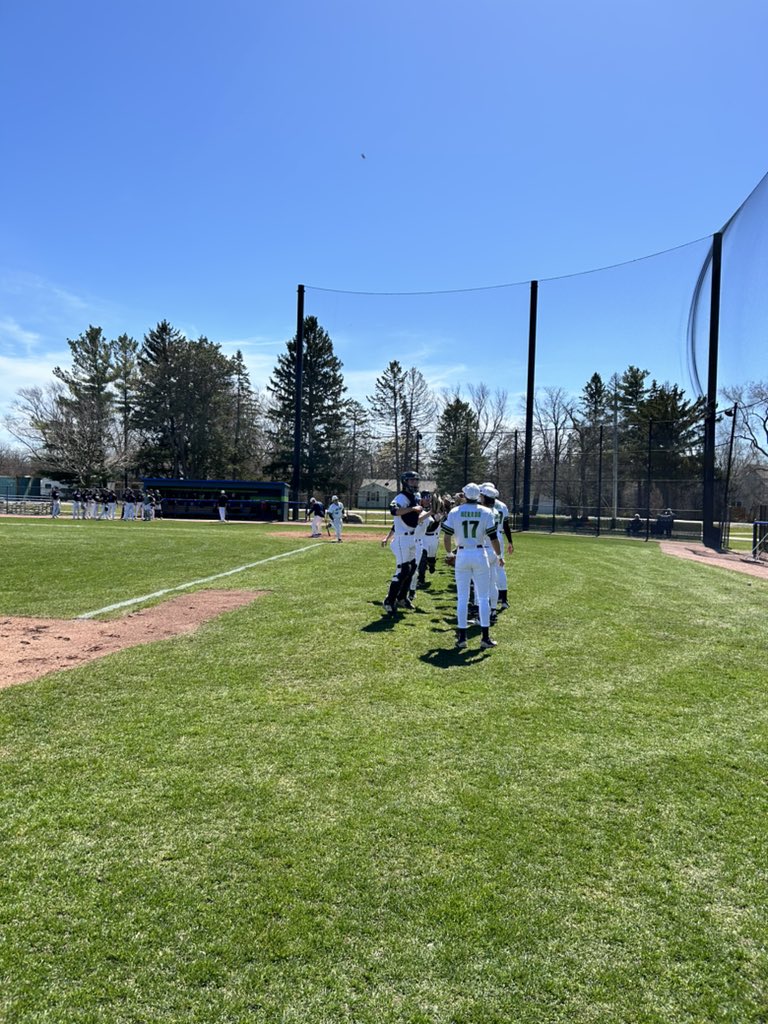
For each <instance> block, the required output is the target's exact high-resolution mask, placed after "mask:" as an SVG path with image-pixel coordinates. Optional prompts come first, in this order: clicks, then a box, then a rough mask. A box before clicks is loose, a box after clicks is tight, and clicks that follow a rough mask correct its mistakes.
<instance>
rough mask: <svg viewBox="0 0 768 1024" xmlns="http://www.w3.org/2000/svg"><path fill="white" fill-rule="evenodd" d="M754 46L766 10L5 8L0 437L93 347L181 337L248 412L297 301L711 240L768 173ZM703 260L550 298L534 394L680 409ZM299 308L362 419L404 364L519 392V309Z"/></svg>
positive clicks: (478, 282) (464, 282)
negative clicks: (631, 387) (238, 376)
mask: <svg viewBox="0 0 768 1024" xmlns="http://www.w3.org/2000/svg"><path fill="white" fill-rule="evenodd" d="M766 38H768V4H766V3H765V2H764V0H731V2H730V3H729V4H728V5H724V4H722V3H720V2H715V0H696V2H693V0H690V2H689V0H664V2H660V0H643V2H642V3H640V2H632V0H584V2H582V3H579V4H574V3H572V2H571V0H550V2H546V0H545V2H539V3H535V4H523V3H519V2H517V0H494V2H490V0H476V2H475V3H473V4H467V3H459V2H458V0H443V2H440V3H437V2H433V0H418V2H414V0H409V2H407V3H406V2H401V0H388V2H387V3H375V2H373V0H371V2H361V0H355V2H351V0H350V2H339V0H327V2H321V0H312V2H308V0H298V2H293V3H291V2H285V3H281V4H276V3H274V2H262V0H226V2H222V3H217V4H213V3H211V2H210V0H205V2H203V0H151V2H147V0H132V2H131V3H130V4H112V3H104V2H103V0H99V2H96V0H68V2H67V3H62V2H60V0H35V2H34V3H29V4H21V3H16V4H13V3H6V4H4V5H2V7H0V103H2V108H1V109H0V115H1V117H0V125H1V126H2V127H1V128H0V131H1V132H2V142H3V145H2V152H3V157H2V160H0V186H1V189H0V193H1V194H2V197H3V198H2V216H1V217H0V238H2V248H0V417H2V414H3V413H5V412H7V411H8V409H9V406H10V403H11V402H12V400H13V398H14V395H15V392H16V391H17V389H18V388H19V387H23V386H29V385H31V384H42V383H45V382H46V381H48V380H50V379H51V369H52V367H53V366H54V365H56V364H57V363H61V364H66V363H67V362H68V349H67V345H66V339H67V338H68V337H70V338H74V337H76V336H77V335H78V334H80V333H81V332H82V331H84V330H85V329H86V328H87V327H88V325H89V324H99V325H101V326H102V327H103V328H104V330H105V332H106V333H107V334H108V335H109V336H116V335H117V334H119V333H122V332H127V333H129V334H132V335H133V336H134V337H136V338H138V339H141V337H142V336H143V335H144V333H145V332H146V331H147V330H148V329H150V328H151V327H152V326H153V325H154V324H155V323H157V321H158V320H160V319H164V318H165V319H168V320H170V321H171V322H172V323H173V324H174V325H175V326H176V327H178V328H180V329H182V330H183V331H184V332H185V333H187V334H188V335H189V336H193V337H196V336H198V335H200V334H205V335H206V336H207V337H209V338H210V339H211V340H213V341H217V342H220V343H221V344H222V346H223V348H224V350H225V351H227V352H234V351H235V350H236V349H237V348H241V349H242V350H243V353H244V355H245V358H246V362H247V364H248V366H249V369H250V371H251V377H252V380H253V383H254V384H255V385H257V386H260V387H263V386H264V385H265V384H266V382H267V379H268V377H269V374H270V371H271V369H272V368H273V367H274V364H275V361H276V358H277V355H278V354H279V353H280V352H281V351H283V349H284V344H285V341H286V340H287V338H289V337H290V336H291V335H292V334H293V332H294V330H295V321H296V313H295V301H296V287H297V285H298V284H299V283H304V284H306V285H307V286H315V288H328V289H338V290H342V291H343V290H349V291H360V292H422V291H451V290H456V289H482V288H484V287H486V286H495V285H500V284H505V283H508V282H527V281H529V280H530V279H531V278H537V279H549V278H559V277H561V276H563V275H573V274H579V273H580V272H582V271H589V270H592V269H593V268H598V267H605V266H609V265H613V264H618V263H624V262H625V261H631V260H635V259H637V258H638V257H644V256H646V255H648V254H651V253H655V252H658V251H661V250H667V249H673V248H676V247H679V246H683V244H684V243H688V242H692V241H693V240H696V239H701V238H704V237H706V236H709V235H710V234H711V233H712V232H713V231H716V230H718V229H719V228H720V227H721V226H722V224H723V223H724V222H725V221H726V219H727V218H728V217H729V216H730V215H731V213H732V212H733V211H734V210H735V209H736V208H737V207H738V206H739V204H740V203H741V202H742V200H743V199H744V198H745V197H746V196H747V195H748V194H749V193H750V192H751V190H752V189H753V188H754V187H755V186H756V185H757V184H758V182H759V181H760V180H761V178H762V177H763V175H764V174H765V172H766V170H768V133H767V132H766V130H765V108H766V97H767V96H768V61H766V59H765V53H764V43H765V39H766ZM363 154H364V157H363ZM705 250H706V243H701V244H699V245H693V246H692V247H688V248H684V249H682V250H679V251H676V253H675V254H672V255H670V256H669V257H665V258H662V259H661V260H660V261H659V262H655V263H654V262H650V261H648V262H644V261H640V263H638V264H632V265H631V266H630V267H629V268H622V269H619V270H617V271H612V272H607V273H606V274H604V275H590V274H587V275H584V276H580V277H578V278H570V277H567V278H566V280H565V281H563V282H553V283H551V284H546V283H545V284H543V285H542V295H541V297H540V302H541V303H542V308H541V318H542V319H541V324H540V335H541V342H540V344H541V347H542V369H541V374H540V379H539V383H541V384H560V385H561V386H563V387H565V388H566V389H578V388H580V386H581V384H582V383H583V382H584V381H585V380H586V378H587V377H588V376H589V374H591V372H593V370H594V369H598V370H599V371H600V372H605V373H607V374H609V373H610V372H612V370H614V369H623V368H624V367H625V366H626V365H627V364H628V362H629V361H637V362H642V361H643V360H642V358H641V357H642V356H643V355H645V354H647V355H648V357H649V358H648V359H646V363H649V362H652V363H653V364H654V365H653V366H652V367H651V369H652V372H653V373H654V375H657V376H659V377H660V378H665V377H668V378H670V379H677V380H679V381H680V382H681V383H682V384H683V385H686V384H687V381H685V380H683V379H682V373H683V370H682V365H683V363H684V361H685V360H684V352H682V351H681V349H680V347H679V346H677V345H676V342H675V341H674V339H675V338H676V337H677V335H676V334H675V332H676V331H679V329H680V324H681V317H684V315H685V312H686V303H687V302H688V301H689V299H690V287H691V283H692V282H691V278H692V275H693V280H695V273H696V272H697V269H698V266H700V262H701V254H702V251H705ZM644 275H645V276H646V278H647V277H648V276H650V278H652V279H653V284H652V286H648V284H647V283H645V284H644V283H643V280H644ZM659 289H660V290H659ZM618 296H624V297H626V301H625V298H621V301H620V302H618V306H617V308H616V309H612V308H611V307H612V305H613V304H615V303H616V302H617V297H618ZM649 296H652V298H649ZM606 297H608V298H607V299H606ZM585 307H588V308H589V309H590V310H593V311H594V310H597V309H599V310H600V313H599V316H597V314H595V316H596V319H597V320H599V321H600V323H599V324H598V323H597V322H595V323H592V321H591V316H592V314H590V316H588V317H586V319H585V318H584V317H583V316H582V313H583V310H584V308H585ZM306 311H307V313H316V314H317V315H318V317H319V319H320V320H321V323H323V324H324V326H326V327H327V329H328V330H329V332H330V333H331V336H332V337H333V339H334V343H335V345H336V351H337V354H338V355H339V356H340V358H341V359H342V361H343V363H344V372H345V376H346V378H347V381H348V384H349V388H350V392H351V393H352V394H353V395H354V396H355V397H360V398H362V397H363V396H364V395H365V394H367V393H370V392H371V391H372V388H373V383H374V381H375V378H376V376H377V375H378V374H380V373H381V371H382V370H383V368H384V366H385V365H386V364H387V362H388V361H389V360H390V359H393V358H396V359H400V361H401V362H402V363H403V364H404V365H405V366H410V365H418V366H419V368H420V369H421V370H422V371H423V372H424V374H425V376H426V377H427V379H428V380H430V382H432V383H433V384H434V385H435V386H437V387H449V388H450V387H456V386H458V385H460V384H464V385H465V384H466V383H467V382H469V381H474V382H479V381H484V382H486V383H488V384H489V385H492V386H500V387H504V388H506V389H507V390H508V391H509V392H510V394H512V395H515V394H518V393H519V392H520V391H522V390H523V389H524V385H525V379H524V378H525V365H524V359H525V351H524V346H525V342H526V340H527V338H526V332H527V323H526V321H525V317H526V316H527V286H526V285H525V284H521V285H520V286H519V287H518V288H512V289H502V290H498V289H492V288H490V289H489V290H488V291H479V292H461V293H459V294H458V295H454V296H450V297H445V298H443V297H440V296H437V297H435V296H430V297H426V298H424V299H423V300H421V299H419V300H416V299H414V298H412V297H409V298H391V299H383V298H371V299H363V298H361V297H354V296H344V295H339V294H337V293H335V292H319V291H315V290H313V289H312V288H310V289H309V291H308V293H307V310H306ZM577 311H581V312H577ZM649 312H651V313H652V314H653V316H654V317H658V318H660V319H663V320H664V323H665V327H664V330H663V331H660V332H659V333H658V335H654V337H656V336H658V337H662V336H664V337H665V338H666V335H665V334H664V332H665V331H666V330H667V326H668V327H669V330H670V331H671V332H672V333H671V334H670V335H669V337H670V338H672V339H673V340H672V341H667V340H665V341H663V342H660V343H659V344H658V351H656V347H655V345H654V344H651V343H649V342H648V335H647V333H643V332H644V331H646V330H647V329H646V328H642V329H640V327H639V326H638V325H639V323H640V321H641V320H643V318H644V317H645V315H646V314H648V313H649ZM606 318H607V319H606ZM575 321H578V322H579V324H580V325H581V327H580V329H579V330H578V331H576V335H575V336H574V335H573V334H572V333H570V334H569V331H571V332H572V331H573V330H574V328H573V324H574V322H575ZM654 329H655V328H651V330H654ZM649 344H650V349H649V348H648V345H649ZM635 356H637V357H638V358H635ZM2 436H3V435H2V434H0V438H2Z"/></svg>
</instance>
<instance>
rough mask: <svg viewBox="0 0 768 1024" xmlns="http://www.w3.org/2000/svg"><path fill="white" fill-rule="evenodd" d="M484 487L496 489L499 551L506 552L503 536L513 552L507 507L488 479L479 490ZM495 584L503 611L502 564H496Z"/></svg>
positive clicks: (505, 605)
mask: <svg viewBox="0 0 768 1024" xmlns="http://www.w3.org/2000/svg"><path fill="white" fill-rule="evenodd" d="M484 487H490V488H491V489H492V490H494V491H496V500H495V501H494V503H493V513H494V515H495V516H496V526H497V529H498V537H499V544H500V545H501V553H502V555H504V554H505V553H506V545H505V543H504V539H505V538H506V540H507V541H508V542H509V550H510V552H513V551H514V550H515V542H514V541H513V540H512V530H511V528H510V525H509V509H508V508H507V506H506V505H505V504H504V502H503V501H499V497H498V494H499V492H498V491H497V490H496V488H495V487H494V486H493V484H492V483H491V482H490V481H488V482H487V483H484V484H481V485H480V490H481V491H482V489H483V488H484ZM496 585H497V587H498V598H497V600H499V601H500V602H501V603H500V605H499V609H500V610H501V611H504V609H505V608H509V599H508V597H507V594H508V590H507V570H506V568H505V567H504V566H503V565H497V566H496ZM491 607H492V608H494V609H495V608H496V604H495V603H494V604H492V605H491Z"/></svg>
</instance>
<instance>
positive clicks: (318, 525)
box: [306, 498, 325, 537]
mask: <svg viewBox="0 0 768 1024" xmlns="http://www.w3.org/2000/svg"><path fill="white" fill-rule="evenodd" d="M306 516H307V518H308V519H311V526H312V532H311V533H310V537H322V535H323V530H322V527H323V519H324V518H325V506H324V505H323V503H322V501H318V500H317V498H310V499H309V504H308V505H307V511H306Z"/></svg>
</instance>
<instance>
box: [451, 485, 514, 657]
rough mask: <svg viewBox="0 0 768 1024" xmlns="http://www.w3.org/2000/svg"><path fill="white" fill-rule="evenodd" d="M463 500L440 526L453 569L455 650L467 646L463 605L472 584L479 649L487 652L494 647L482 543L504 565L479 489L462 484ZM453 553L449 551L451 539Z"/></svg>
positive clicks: (487, 571) (488, 579) (488, 571)
mask: <svg viewBox="0 0 768 1024" xmlns="http://www.w3.org/2000/svg"><path fill="white" fill-rule="evenodd" d="M463 494H464V501H463V502H462V504H460V505H457V506H456V507H455V508H452V509H451V511H450V512H449V513H448V515H447V516H446V518H445V522H444V523H443V524H442V530H443V546H444V547H445V550H446V551H447V553H448V554H447V557H446V562H447V563H448V564H449V565H455V567H456V619H457V623H458V632H457V634H456V647H457V648H458V649H459V650H461V649H463V648H465V647H466V646H467V624H468V616H467V602H468V600H469V585H470V583H473V584H474V587H475V599H476V601H477V604H478V606H479V616H480V628H481V631H482V636H481V639H480V647H481V648H483V649H484V650H487V649H489V648H491V647H495V646H496V641H495V640H492V639H491V635H490V633H489V627H490V624H491V606H490V602H489V598H488V594H489V589H490V568H489V565H488V554H487V551H486V547H485V540H486V538H488V541H489V542H490V545H491V548H492V549H493V552H494V554H495V555H496V557H497V559H498V561H499V563H500V564H502V565H503V564H504V557H503V555H502V554H501V547H500V546H499V541H498V537H497V536H496V534H497V528H496V520H495V518H494V516H493V513H492V512H491V511H490V509H487V508H484V507H482V506H481V505H479V504H478V502H479V500H480V488H479V486H478V485H477V484H473V483H470V484H466V485H465V487H464V491H463ZM454 538H455V540H456V550H455V552H454V550H453V539H454Z"/></svg>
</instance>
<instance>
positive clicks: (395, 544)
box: [384, 470, 427, 615]
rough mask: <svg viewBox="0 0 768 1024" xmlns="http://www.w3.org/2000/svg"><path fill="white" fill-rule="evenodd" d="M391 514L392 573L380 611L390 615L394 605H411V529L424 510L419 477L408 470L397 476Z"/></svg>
mask: <svg viewBox="0 0 768 1024" xmlns="http://www.w3.org/2000/svg"><path fill="white" fill-rule="evenodd" d="M389 511H390V513H391V514H392V517H393V519H392V532H393V536H392V543H391V544H390V545H389V546H390V548H391V550H392V554H393V555H394V556H395V572H394V574H393V576H392V579H391V580H390V582H389V592H388V593H387V596H386V597H385V598H384V610H385V611H386V612H388V613H389V614H390V615H391V614H393V613H394V611H395V609H396V608H398V607H399V608H413V601H412V600H411V598H410V597H409V596H408V594H409V592H410V584H411V578H412V576H413V574H414V572H415V571H416V543H415V531H416V527H417V526H418V524H419V522H420V521H421V519H424V518H426V516H427V513H426V512H425V511H424V509H422V507H421V504H420V495H419V477H418V474H417V473H414V472H413V471H412V470H409V471H408V472H407V473H403V475H402V476H401V477H400V491H399V492H398V493H397V494H396V495H395V497H394V500H393V501H392V502H391V504H390V506H389Z"/></svg>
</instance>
